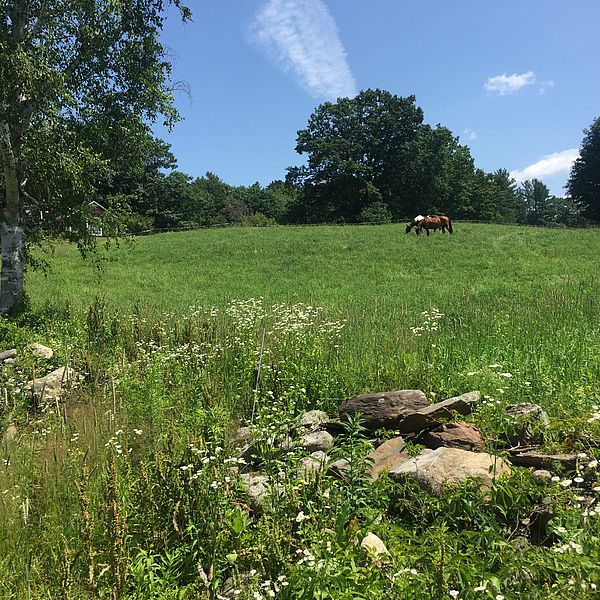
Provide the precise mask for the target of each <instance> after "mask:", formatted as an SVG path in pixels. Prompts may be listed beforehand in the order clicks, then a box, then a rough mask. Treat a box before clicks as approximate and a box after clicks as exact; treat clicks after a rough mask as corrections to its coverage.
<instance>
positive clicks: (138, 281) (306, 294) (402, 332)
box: [27, 223, 600, 413]
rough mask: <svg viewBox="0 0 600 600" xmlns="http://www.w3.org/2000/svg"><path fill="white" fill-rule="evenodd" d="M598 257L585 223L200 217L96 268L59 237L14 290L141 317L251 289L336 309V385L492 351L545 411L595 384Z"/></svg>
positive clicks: (466, 362)
mask: <svg viewBox="0 0 600 600" xmlns="http://www.w3.org/2000/svg"><path fill="white" fill-rule="evenodd" d="M599 255H600V231H599V230H593V229H589V230H558V229H542V228H526V227H515V226H500V225H485V224H461V223H458V224H456V225H455V233H454V234H453V235H448V234H446V235H443V234H441V233H435V234H432V235H430V236H429V237H427V236H421V237H420V238H417V237H416V236H415V235H414V234H410V235H406V234H405V232H404V226H403V225H386V226H348V227H298V228H296V227H275V228H232V229H210V230H201V231H193V232H185V233H169V234H162V235H155V236H151V237H142V238H138V239H137V240H136V241H135V244H134V245H133V246H132V247H127V246H122V247H121V248H118V249H112V250H111V251H109V252H104V251H103V252H102V253H101V254H100V256H101V257H102V258H103V259H104V268H103V270H102V271H98V270H97V268H96V266H95V265H94V264H93V263H92V262H84V261H82V260H81V259H80V258H79V256H78V255H77V253H76V251H75V250H74V249H73V248H70V247H67V246H59V247H58V248H57V250H56V253H55V255H54V257H53V258H52V261H51V262H52V266H53V272H52V273H51V274H49V275H48V277H46V278H44V277H43V276H42V275H41V274H39V273H31V274H29V275H28V281H27V290H28V292H29V294H30V296H31V298H32V300H33V304H34V306H36V305H37V306H40V305H42V304H43V303H45V302H47V301H50V302H52V301H59V302H60V303H61V305H64V303H65V302H66V303H69V304H71V305H72V306H74V307H81V308H85V307H86V306H88V305H89V304H90V302H91V301H92V300H93V298H94V297H96V296H100V297H102V298H103V300H104V302H105V303H106V305H107V306H109V307H112V308H114V309H115V310H119V311H121V313H127V312H131V311H133V310H134V307H137V310H138V311H141V313H142V314H145V315H149V316H150V315H151V316H153V317H154V318H159V317H160V315H161V314H165V313H175V314H176V315H181V314H184V313H185V312H186V310H187V309H188V307H190V306H192V305H196V306H198V305H200V306H222V305H225V304H226V303H227V302H229V301H231V300H245V299H248V298H259V297H262V298H263V299H264V303H265V304H266V305H270V304H275V303H286V304H292V303H298V302H302V303H308V304H311V305H317V306H322V307H325V308H326V309H327V310H328V314H330V315H331V316H332V318H336V319H344V320H346V327H345V330H344V335H343V338H342V341H341V347H340V349H339V351H338V355H337V358H336V361H337V364H336V374H335V377H336V379H337V380H338V381H339V382H340V383H339V386H338V387H339V393H338V394H337V395H339V397H342V396H343V394H344V393H359V392H362V391H369V390H373V389H380V388H382V387H413V386H414V387H419V388H421V389H424V390H426V391H428V392H432V393H434V394H449V393H460V392H461V391H465V389H466V388H469V387H472V386H474V385H478V386H479V387H482V388H485V387H486V382H487V386H488V387H489V386H493V385H494V384H493V383H491V382H493V381H495V380H494V379H493V378H492V379H491V380H490V375H489V373H487V372H486V371H485V369H486V368H487V366H488V365H489V364H494V363H498V364H500V365H501V369H503V370H504V371H506V372H510V373H511V374H514V375H515V378H514V379H512V383H513V387H514V386H515V385H517V384H518V382H519V381H520V382H524V381H526V382H530V383H531V387H528V388H527V389H525V388H522V389H520V392H519V399H529V400H536V401H539V402H541V403H542V404H544V405H545V406H546V408H548V409H549V410H551V411H553V412H555V413H559V412H563V411H565V410H573V407H574V406H576V404H577V403H576V402H575V404H574V401H573V398H574V397H580V398H583V397H585V398H586V401H585V402H584V405H585V406H582V407H581V408H582V409H583V408H585V407H587V406H588V405H589V402H590V401H591V400H590V393H592V392H591V390H593V389H595V388H597V382H598V381H599V380H600V366H599V365H600V360H599V359H600V278H599V275H598V256H599ZM433 308H436V309H438V310H439V311H441V312H442V313H443V314H444V317H442V319H441V322H440V324H439V328H438V329H437V330H436V331H426V332H424V333H423V332H421V335H415V333H414V331H413V329H412V328H413V327H418V326H420V325H421V324H422V321H423V319H424V316H423V315H422V314H421V313H422V312H423V311H431V309H433ZM482 369H483V370H484V371H482ZM472 372H477V375H476V376H473V375H470V376H468V375H467V373H472ZM486 373H487V374H486ZM332 376H333V375H332ZM478 377H479V378H480V379H481V378H483V379H485V381H478ZM488 380H489V381H488ZM494 389H495V388H493V387H492V388H491V391H492V392H493V391H494ZM515 399H517V398H515ZM592 400H593V399H592ZM334 401H335V399H334Z"/></svg>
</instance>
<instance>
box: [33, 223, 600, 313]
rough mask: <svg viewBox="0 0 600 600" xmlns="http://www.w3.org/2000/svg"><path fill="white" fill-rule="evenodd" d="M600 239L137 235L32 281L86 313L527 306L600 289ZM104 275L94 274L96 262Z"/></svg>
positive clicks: (290, 232)
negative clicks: (260, 301) (103, 307)
mask: <svg viewBox="0 0 600 600" xmlns="http://www.w3.org/2000/svg"><path fill="white" fill-rule="evenodd" d="M599 250H600V232H599V231H598V230H595V229H593V230H592V229H590V230H558V229H542V228H526V227H516V226H500V225H483V224H461V223H458V224H456V226H455V233H454V235H448V234H445V235H443V234H441V233H435V234H432V235H430V236H429V237H427V236H422V237H420V238H417V237H416V236H415V235H414V234H410V235H406V234H405V233H404V225H402V224H394V225H385V226H348V227H339V226H338V227H326V226H323V227H271V228H227V229H205V230H199V231H191V232H185V233H166V234H160V235H154V236H148V237H140V238H136V239H135V241H134V243H133V245H132V246H128V245H122V246H121V247H120V248H117V249H115V248H112V249H111V250H109V251H108V252H106V251H101V252H100V253H99V255H98V258H99V259H100V262H99V263H98V261H97V260H96V261H95V260H88V261H82V260H81V259H80V257H79V255H78V253H77V251H76V250H75V249H74V248H73V247H71V246H66V245H64V246H59V247H57V248H56V250H55V253H54V254H53V255H51V256H50V257H48V258H49V262H50V265H51V269H52V271H51V272H50V273H49V274H48V275H47V276H44V275H42V274H41V273H36V272H32V273H29V274H28V281H27V291H28V293H29V294H30V296H31V298H32V300H33V303H34V305H38V306H39V305H40V304H41V303H43V302H45V301H48V300H49V301H53V300H56V299H58V298H60V301H61V302H65V301H68V302H70V303H72V304H73V305H75V306H85V305H86V304H87V303H89V301H90V300H91V299H93V298H94V297H95V296H97V295H101V296H103V297H104V298H105V299H106V301H107V302H108V303H109V304H113V305H115V306H119V307H124V306H133V305H135V304H141V305H144V306H147V307H149V308H156V309H163V310H176V311H181V310H184V309H185V308H187V307H188V306H190V305H198V304H202V305H205V304H208V305H219V304H223V303H224V302H227V301H229V300H231V299H246V298H252V297H253V298H257V297H263V298H264V299H265V301H267V302H298V301H300V302H312V303H317V304H320V305H324V306H329V307H335V308H337V309H341V310H345V311H349V312H350V313H352V312H353V311H355V310H357V309H360V307H364V308H366V307H377V306H380V305H382V304H383V305H385V306H386V307H387V308H389V309H393V310H400V309H402V308H407V309H411V310H412V309H415V308H428V307H429V306H431V305H432V304H433V305H437V306H438V307H439V308H447V307H451V306H453V305H456V304H457V303H463V302H467V303H471V302H474V303H482V304H485V303H486V302H493V304H494V306H496V307H497V308H498V309H499V310H500V309H501V308H502V307H503V306H505V305H508V306H512V305H513V303H515V302H517V303H518V302H523V303H524V304H525V305H527V304H528V303H529V301H530V300H535V299H537V298H538V297H539V295H540V294H542V295H545V294H546V293H547V292H549V291H550V290H553V291H554V292H555V293H558V294H560V293H561V292H563V291H564V292H565V293H574V292H576V291H577V290H579V289H582V288H584V289H590V290H592V289H595V287H596V286H597V285H598V278H597V258H598V251H599ZM99 264H100V266H101V269H100V270H99V269H98V266H99Z"/></svg>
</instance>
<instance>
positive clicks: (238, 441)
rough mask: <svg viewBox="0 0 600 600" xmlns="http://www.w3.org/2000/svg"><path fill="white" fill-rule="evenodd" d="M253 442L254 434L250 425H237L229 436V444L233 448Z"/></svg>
mask: <svg viewBox="0 0 600 600" xmlns="http://www.w3.org/2000/svg"><path fill="white" fill-rule="evenodd" d="M253 443H254V434H253V433H252V429H250V427H238V428H237V429H236V431H235V433H234V434H233V435H232V436H231V445H232V446H233V447H234V448H243V447H245V446H249V445H250V444H253Z"/></svg>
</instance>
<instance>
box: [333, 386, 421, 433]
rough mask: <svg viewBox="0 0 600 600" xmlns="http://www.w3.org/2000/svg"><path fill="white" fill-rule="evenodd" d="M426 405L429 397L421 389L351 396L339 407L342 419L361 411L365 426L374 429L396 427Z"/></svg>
mask: <svg viewBox="0 0 600 600" xmlns="http://www.w3.org/2000/svg"><path fill="white" fill-rule="evenodd" d="M426 406H428V402H427V397H426V396H425V394H424V393H423V392H422V391H421V390H395V391H391V392H377V393H374V394H364V395H362V396H355V397H354V398H349V399H348V400H346V401H345V402H344V403H343V404H342V405H341V406H340V407H339V413H340V418H341V419H342V420H343V419H345V418H348V417H349V416H353V415H355V414H356V413H360V414H361V415H362V420H363V424H364V426H365V427H366V428H367V429H368V430H370V431H373V430H375V429H378V428H380V427H387V428H390V429H395V427H396V424H397V423H398V421H400V420H401V419H402V418H404V417H406V416H407V415H409V414H411V413H413V412H415V411H416V410H419V409H420V408H425V407H426Z"/></svg>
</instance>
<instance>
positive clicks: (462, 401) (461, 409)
mask: <svg viewBox="0 0 600 600" xmlns="http://www.w3.org/2000/svg"><path fill="white" fill-rule="evenodd" d="M479 398H480V394H479V392H467V393H466V394H461V395H460V396H455V397H453V398H448V400H444V401H443V402H436V403H435V404H430V405H429V406H427V407H424V408H420V409H418V410H415V411H412V412H407V414H405V415H404V416H403V417H402V418H400V419H399V420H398V422H397V423H396V425H395V426H394V429H396V430H397V431H398V432H399V433H415V432H417V431H422V430H423V429H429V428H430V427H435V426H436V425H438V424H440V423H441V422H442V421H444V420H445V419H451V418H452V417H454V416H455V414H456V413H458V414H460V415H468V414H469V413H471V411H472V410H473V408H474V407H475V404H477V402H479Z"/></svg>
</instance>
